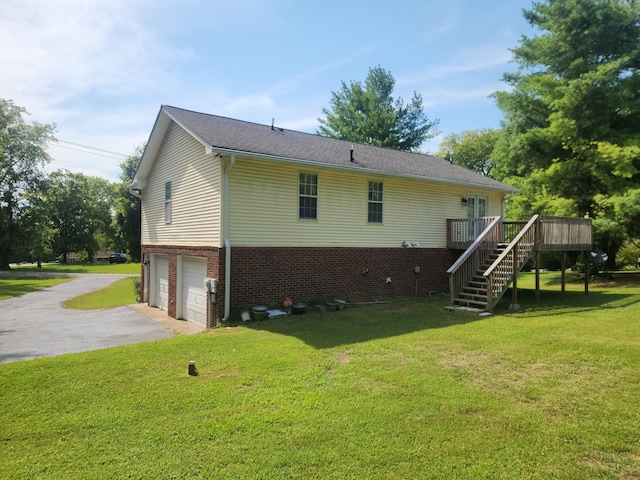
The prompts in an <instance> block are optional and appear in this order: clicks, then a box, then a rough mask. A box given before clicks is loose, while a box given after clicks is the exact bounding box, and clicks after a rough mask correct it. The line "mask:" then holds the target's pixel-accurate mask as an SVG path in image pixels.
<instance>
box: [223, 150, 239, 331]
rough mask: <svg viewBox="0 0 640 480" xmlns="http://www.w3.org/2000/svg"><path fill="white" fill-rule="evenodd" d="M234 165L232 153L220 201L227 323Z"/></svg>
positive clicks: (234, 159) (225, 172) (229, 308)
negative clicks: (230, 179) (230, 205)
mask: <svg viewBox="0 0 640 480" xmlns="http://www.w3.org/2000/svg"><path fill="white" fill-rule="evenodd" d="M235 163H236V155H235V153H232V154H231V156H230V158H229V164H228V165H227V166H226V167H225V168H224V179H223V182H224V185H223V188H224V192H223V199H222V229H223V233H224V318H223V319H222V320H221V322H228V321H229V317H230V311H231V305H230V304H231V240H229V172H230V171H231V169H232V168H233V166H234V165H235Z"/></svg>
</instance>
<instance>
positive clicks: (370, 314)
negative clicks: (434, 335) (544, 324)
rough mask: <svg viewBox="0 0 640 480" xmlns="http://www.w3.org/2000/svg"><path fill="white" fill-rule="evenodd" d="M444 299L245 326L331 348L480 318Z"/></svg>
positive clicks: (365, 307)
mask: <svg viewBox="0 0 640 480" xmlns="http://www.w3.org/2000/svg"><path fill="white" fill-rule="evenodd" d="M448 304H449V302H448V300H446V299H432V298H421V299H411V300H399V301H395V302H391V303H386V304H379V305H367V306H359V307H350V306H347V308H346V309H345V310H344V311H341V312H318V311H314V309H313V308H310V311H308V313H306V314H304V315H291V316H289V317H282V318H274V319H270V320H265V321H262V322H252V323H248V324H245V325H246V327H247V328H251V329H254V330H262V331H268V332H271V333H275V334H279V335H287V336H292V337H296V338H299V339H300V340H302V341H303V342H305V343H306V344H307V345H310V346H312V347H314V348H319V349H322V348H333V347H337V346H341V345H350V344H355V343H361V342H368V341H370V340H375V339H381V338H391V337H395V336H399V335H405V334H408V333H412V332H417V331H422V330H428V329H435V328H447V327H451V326H454V325H463V324H466V323H470V322H475V321H479V320H482V318H483V317H479V316H477V315H464V314H456V313H452V312H448V311H446V310H445V309H444V307H445V306H446V305H448ZM245 325H243V326H245Z"/></svg>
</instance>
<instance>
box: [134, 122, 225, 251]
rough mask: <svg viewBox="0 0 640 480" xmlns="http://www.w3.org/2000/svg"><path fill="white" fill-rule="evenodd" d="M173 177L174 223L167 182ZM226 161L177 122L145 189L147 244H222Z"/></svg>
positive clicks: (144, 208) (145, 240) (170, 130)
mask: <svg viewBox="0 0 640 480" xmlns="http://www.w3.org/2000/svg"><path fill="white" fill-rule="evenodd" d="M166 182H171V190H172V198H171V223H169V224H167V223H165V218H164V203H165V202H164V192H165V183H166ZM221 189H222V188H221V161H220V159H219V158H218V157H215V156H213V155H206V154H205V149H204V146H203V145H202V144H200V143H199V142H197V141H196V140H195V139H194V138H193V137H192V136H191V135H189V134H188V133H187V132H185V131H184V130H183V129H182V128H180V127H178V126H177V125H175V124H172V125H171V127H169V130H168V132H167V134H166V136H165V138H164V140H163V143H162V145H161V147H160V150H159V152H158V155H157V157H156V159H155V162H154V165H153V170H152V172H151V174H150V175H149V178H148V180H147V186H146V187H145V188H144V190H143V200H142V201H143V210H142V211H143V216H142V242H143V243H144V244H169V245H212V246H220V243H221V239H220V231H221V198H222V192H221Z"/></svg>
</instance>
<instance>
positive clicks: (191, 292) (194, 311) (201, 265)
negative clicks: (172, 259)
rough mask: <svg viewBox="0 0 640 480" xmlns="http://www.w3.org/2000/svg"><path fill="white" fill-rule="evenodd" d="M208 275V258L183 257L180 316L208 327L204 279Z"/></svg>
mask: <svg viewBox="0 0 640 480" xmlns="http://www.w3.org/2000/svg"><path fill="white" fill-rule="evenodd" d="M206 276H207V260H206V259H205V258H197V257H183V259H182V278H181V282H179V285H180V284H182V302H181V307H182V310H181V312H180V313H179V318H182V319H184V320H187V321H189V322H191V323H194V324H196V325H198V326H200V327H203V328H206V327H207V292H206V290H205V288H204V279H205V277H206Z"/></svg>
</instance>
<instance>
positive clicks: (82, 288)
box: [0, 274, 174, 363]
mask: <svg viewBox="0 0 640 480" xmlns="http://www.w3.org/2000/svg"><path fill="white" fill-rule="evenodd" d="M73 276H74V277H77V278H74V280H71V281H70V282H65V283H62V284H60V285H56V286H53V287H49V288H46V289H44V290H39V291H37V292H32V293H28V294H26V295H22V296H20V297H14V298H11V299H8V300H3V301H0V363H7V362H15V361H18V360H29V359H32V358H38V357H51V356H55V355H62V354H65V353H77V352H84V351H87V350H97V349H100V348H107V347H114V346H117V345H126V344H129V343H139V342H145V341H149V340H159V339H163V338H170V337H173V336H174V333H173V332H172V331H170V330H168V329H167V328H165V327H164V326H162V324H160V323H158V322H156V321H154V320H152V319H150V318H149V317H148V316H146V315H144V314H142V313H139V312H138V311H135V310H133V309H132V308H129V307H126V306H125V307H117V308H110V309H105V310H90V311H81V310H68V309H66V308H63V307H62V305H61V302H63V301H65V300H68V299H70V298H73V297H76V296H78V295H81V294H83V293H88V292H92V291H94V290H98V289H100V288H102V287H104V286H106V285H108V284H109V283H111V282H114V281H115V280H118V279H119V278H123V277H127V276H128V275H102V274H101V275H92V274H80V275H73ZM153 310H157V309H153Z"/></svg>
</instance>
